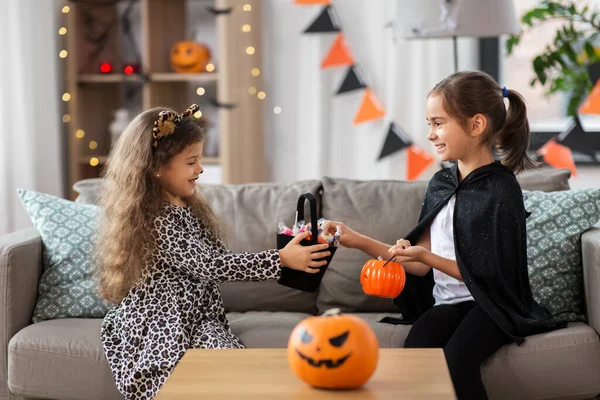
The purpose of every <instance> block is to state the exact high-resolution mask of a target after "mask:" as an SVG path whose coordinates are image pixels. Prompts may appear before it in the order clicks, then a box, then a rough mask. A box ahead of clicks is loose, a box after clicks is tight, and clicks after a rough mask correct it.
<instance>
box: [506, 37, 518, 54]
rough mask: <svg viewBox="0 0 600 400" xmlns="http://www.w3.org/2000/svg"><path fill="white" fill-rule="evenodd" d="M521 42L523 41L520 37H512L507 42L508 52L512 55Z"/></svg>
mask: <svg viewBox="0 0 600 400" xmlns="http://www.w3.org/2000/svg"><path fill="white" fill-rule="evenodd" d="M519 40H521V36H520V35H510V36H509V37H508V39H507V40H506V52H507V53H508V54H509V55H510V54H511V53H512V51H513V49H514V47H515V46H516V45H518V44H519Z"/></svg>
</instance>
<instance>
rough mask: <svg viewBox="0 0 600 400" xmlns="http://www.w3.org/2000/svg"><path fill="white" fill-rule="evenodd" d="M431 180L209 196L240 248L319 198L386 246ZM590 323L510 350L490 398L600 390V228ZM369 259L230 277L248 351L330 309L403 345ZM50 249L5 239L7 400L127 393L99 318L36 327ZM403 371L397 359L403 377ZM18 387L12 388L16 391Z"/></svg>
mask: <svg viewBox="0 0 600 400" xmlns="http://www.w3.org/2000/svg"><path fill="white" fill-rule="evenodd" d="M568 179H569V172H568V171H559V170H542V171H536V172H533V173H526V174H523V175H522V176H519V180H520V182H521V185H522V187H523V189H528V190H544V191H553V190H565V189H568V188H569V185H568ZM97 183H98V182H96V181H86V182H81V183H80V184H79V185H77V189H78V190H79V191H80V193H81V195H80V197H79V198H78V201H79V202H94V201H95V198H96V194H97ZM425 188H426V183H425V182H400V181H370V182H359V181H350V180H344V179H332V178H324V179H322V180H319V181H317V180H315V181H303V182H295V183H291V184H254V185H242V186H228V185H215V186H207V187H205V188H204V189H203V190H204V193H205V195H206V196H207V197H208V199H209V201H210V202H211V203H212V205H213V207H214V209H215V210H216V211H217V213H218V214H219V215H220V216H221V217H222V219H223V220H224V221H225V223H226V225H227V226H228V228H229V236H228V239H227V241H228V244H229V246H230V248H231V249H232V250H233V251H256V250H259V249H267V248H273V247H274V245H275V228H276V226H277V223H278V222H279V221H285V222H286V223H288V224H291V223H292V222H293V218H294V211H295V206H296V201H297V198H298V195H299V194H300V193H304V192H311V193H313V194H316V195H318V196H319V198H320V204H319V205H320V210H321V212H322V215H323V217H325V218H328V219H335V220H341V221H345V222H347V223H348V224H349V225H350V226H352V227H355V228H356V229H357V230H359V231H360V232H362V233H364V234H367V235H369V236H372V237H375V238H377V239H379V240H382V241H385V242H387V243H392V242H393V241H394V240H396V239H398V238H400V237H403V235H405V234H406V233H407V232H408V231H409V230H410V229H411V227H412V226H413V225H414V224H415V223H416V221H417V218H418V214H419V210H420V206H421V202H422V200H423V197H424V193H425ZM582 252H583V259H584V280H585V302H586V305H587V317H588V323H587V324H586V323H572V324H569V327H568V328H566V329H562V330H558V331H554V332H551V333H548V334H542V335H536V336H532V337H529V338H527V340H526V342H525V344H524V345H522V346H520V347H519V346H516V345H507V346H505V347H503V348H502V349H500V350H499V351H498V352H497V353H496V354H495V355H494V356H493V357H491V359H489V360H488V361H486V362H485V364H484V365H483V367H482V373H483V376H484V381H485V384H486V387H487V388H488V392H489V394H490V398H492V399H557V398H560V399H587V398H592V397H594V396H596V395H597V394H598V393H600V338H599V336H598V332H600V229H599V228H592V229H590V230H589V231H587V232H586V233H584V234H583V236H582ZM367 259H368V257H367V256H366V255H365V254H362V253H360V252H358V251H355V250H348V249H344V248H340V249H339V250H338V251H337V253H336V255H335V257H334V259H333V262H332V264H331V266H330V268H329V270H328V271H327V273H326V274H325V276H324V279H323V281H322V283H321V287H320V289H319V291H318V292H317V293H314V294H312V293H305V292H300V291H295V290H293V289H289V288H286V287H283V286H281V285H279V284H277V283H276V282H275V281H268V282H256V283H246V282H242V283H240V282H232V283H225V284H223V285H222V287H221V289H222V294H223V298H224V301H225V305H226V308H227V312H228V318H229V321H230V324H231V328H232V330H233V332H234V333H235V334H236V335H238V336H239V337H240V338H241V340H242V341H243V342H244V343H245V344H246V346H247V347H285V346H286V345H287V339H288V336H289V334H290V332H291V330H292V328H293V327H294V326H295V325H296V324H297V323H298V322H299V321H301V320H302V319H303V318H305V317H307V316H309V315H311V314H315V313H320V312H323V311H324V310H326V309H328V308H331V307H339V308H341V309H342V310H343V311H346V312H351V313H354V314H356V315H359V316H361V317H362V318H364V319H365V320H367V321H368V322H369V324H370V325H371V326H372V327H373V329H374V331H375V333H376V335H377V338H378V339H379V343H380V346H381V347H402V345H403V342H404V339H405V337H406V335H407V333H408V330H409V329H410V327H409V326H405V325H390V324H384V323H379V322H378V321H379V320H380V319H381V318H382V317H384V316H395V317H400V315H399V314H398V311H397V309H396V308H395V307H394V305H393V302H392V300H389V299H381V298H375V297H370V296H367V295H365V294H364V293H363V292H362V289H361V287H360V283H359V279H358V277H359V272H360V269H361V268H362V265H363V263H364V262H365V261H366V260H367ZM41 262H42V246H41V239H40V236H39V234H38V233H37V231H36V230H35V228H31V229H26V230H23V231H19V232H16V233H12V234H9V235H6V236H3V237H1V238H0V296H1V301H0V343H1V345H0V358H1V360H2V364H1V365H0V380H1V383H0V399H2V400H5V399H14V398H21V397H23V398H52V399H103V400H106V399H118V398H121V397H120V395H119V393H118V392H117V390H116V388H115V385H114V383H113V378H112V376H111V374H110V371H109V368H108V365H107V363H106V360H105V358H104V354H103V352H102V347H101V344H100V338H99V329H100V323H101V320H100V319H61V320H51V321H43V322H39V323H36V324H31V321H30V318H31V315H32V310H33V307H34V304H35V301H36V291H37V282H38V280H39V278H40V274H41ZM400 369H401V366H399V372H398V373H401V372H400ZM11 393H13V394H14V395H13V394H11Z"/></svg>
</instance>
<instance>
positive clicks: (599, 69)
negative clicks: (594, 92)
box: [587, 62, 600, 85]
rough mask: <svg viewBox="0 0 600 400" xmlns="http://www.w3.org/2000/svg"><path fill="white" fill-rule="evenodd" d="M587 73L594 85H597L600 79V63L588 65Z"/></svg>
mask: <svg viewBox="0 0 600 400" xmlns="http://www.w3.org/2000/svg"><path fill="white" fill-rule="evenodd" d="M587 71H588V74H589V75H590V79H591V80H592V85H595V84H596V82H598V79H600V62H597V63H593V64H590V65H588V67H587Z"/></svg>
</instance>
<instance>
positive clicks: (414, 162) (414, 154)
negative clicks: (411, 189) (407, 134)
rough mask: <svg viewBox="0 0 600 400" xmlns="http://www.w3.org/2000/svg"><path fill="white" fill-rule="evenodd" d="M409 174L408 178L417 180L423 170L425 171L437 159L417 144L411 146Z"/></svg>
mask: <svg viewBox="0 0 600 400" xmlns="http://www.w3.org/2000/svg"><path fill="white" fill-rule="evenodd" d="M407 151H408V157H407V160H406V163H407V174H406V179H408V180H409V181H413V180H415V179H416V178H417V177H418V176H419V175H421V173H422V172H423V171H425V170H426V169H427V168H428V167H429V166H430V165H431V164H432V163H433V162H434V161H435V159H434V158H433V157H432V156H431V155H430V154H429V153H427V152H426V151H425V150H423V149H421V148H420V147H418V146H416V145H414V144H413V145H412V146H410V147H409V148H408V149H407Z"/></svg>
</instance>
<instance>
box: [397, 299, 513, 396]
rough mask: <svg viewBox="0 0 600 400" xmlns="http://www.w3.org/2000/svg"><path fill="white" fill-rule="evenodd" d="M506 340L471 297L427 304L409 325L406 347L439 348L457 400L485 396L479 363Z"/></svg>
mask: <svg viewBox="0 0 600 400" xmlns="http://www.w3.org/2000/svg"><path fill="white" fill-rule="evenodd" d="M508 342H510V339H509V337H508V336H507V335H506V334H505V333H504V331H502V330H501V329H500V327H498V325H496V323H495V322H494V321H493V320H492V319H491V318H490V317H489V316H488V315H487V314H486V313H485V311H483V310H482V309H481V307H479V306H478V305H477V304H476V303H475V302H474V301H466V302H463V303H459V304H453V305H438V306H435V307H432V308H430V309H429V310H428V311H427V312H426V313H425V314H423V315H422V316H421V317H420V318H419V319H418V320H417V321H416V322H415V324H414V325H413V326H412V328H411V330H410V332H409V333H408V337H407V338H406V341H405V342H404V347H407V348H443V349H444V354H445V356H446V362H447V363H448V369H449V370H450V376H451V377H452V383H453V385H454V390H455V391H456V395H457V397H458V399H459V400H465V399H478V400H479V399H487V398H488V397H487V393H486V391H485V387H484V386H483V382H482V380H481V372H480V369H479V367H480V365H481V363H482V362H483V361H484V360H485V359H487V358H488V357H490V356H491V355H492V354H494V353H495V352H496V350H498V349H499V348H500V347H501V346H502V345H504V344H506V343H508Z"/></svg>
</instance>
